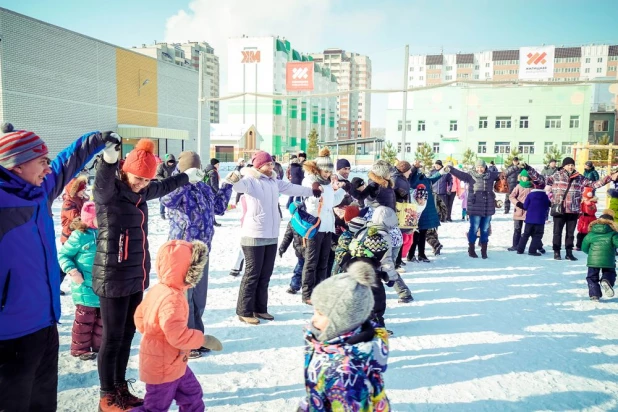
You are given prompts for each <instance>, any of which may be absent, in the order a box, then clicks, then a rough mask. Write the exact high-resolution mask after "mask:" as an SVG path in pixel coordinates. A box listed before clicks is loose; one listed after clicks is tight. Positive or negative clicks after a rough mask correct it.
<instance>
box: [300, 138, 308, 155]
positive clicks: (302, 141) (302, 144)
mask: <svg viewBox="0 0 618 412" xmlns="http://www.w3.org/2000/svg"><path fill="white" fill-rule="evenodd" d="M300 150H302V151H303V152H304V151H306V150H307V139H300Z"/></svg>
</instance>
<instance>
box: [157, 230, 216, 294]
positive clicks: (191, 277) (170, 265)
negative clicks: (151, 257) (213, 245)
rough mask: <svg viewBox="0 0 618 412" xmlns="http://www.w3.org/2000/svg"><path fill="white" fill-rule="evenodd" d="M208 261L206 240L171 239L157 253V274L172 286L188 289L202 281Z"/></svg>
mask: <svg viewBox="0 0 618 412" xmlns="http://www.w3.org/2000/svg"><path fill="white" fill-rule="evenodd" d="M207 262H208V246H206V244H205V243H204V242H201V241H199V240H194V241H193V242H186V241H184V240H170V241H169V242H166V243H164V244H163V246H161V248H160V249H159V252H158V253H157V266H156V267H157V276H158V277H159V281H160V282H161V283H162V284H164V285H167V286H169V287H170V288H173V289H180V290H184V289H188V288H190V287H193V286H195V285H196V284H197V283H198V282H199V281H200V279H201V278H202V275H203V273H204V266H206V263H207Z"/></svg>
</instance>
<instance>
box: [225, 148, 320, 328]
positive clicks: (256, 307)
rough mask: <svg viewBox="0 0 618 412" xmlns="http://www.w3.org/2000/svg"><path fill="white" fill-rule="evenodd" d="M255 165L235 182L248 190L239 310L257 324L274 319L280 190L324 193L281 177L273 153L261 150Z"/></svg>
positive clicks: (292, 193)
mask: <svg viewBox="0 0 618 412" xmlns="http://www.w3.org/2000/svg"><path fill="white" fill-rule="evenodd" d="M251 163H252V164H253V167H252V168H249V167H245V168H243V169H242V170H241V174H242V175H243V178H242V179H241V180H240V181H238V182H237V183H235V184H234V191H235V192H236V193H244V197H243V199H242V200H243V205H244V207H243V213H242V217H241V219H240V232H241V237H240V245H241V246H242V251H243V253H244V255H245V275H244V276H243V278H242V282H241V283H240V290H239V291H238V302H237V304H236V314H237V315H238V317H239V319H240V320H241V321H242V322H245V323H248V324H251V325H257V324H259V323H260V319H265V320H273V319H274V317H273V316H272V315H271V314H269V313H268V284H269V282H270V277H271V275H272V273H273V268H274V266H275V258H276V257H277V240H278V238H279V229H280V226H281V225H280V224H281V214H280V211H279V203H278V202H279V194H284V195H288V196H318V197H319V196H320V194H321V190H320V187H319V186H318V185H317V184H316V185H315V186H314V187H311V186H310V187H308V188H307V187H303V186H300V185H294V184H292V183H290V182H284V181H283V180H278V179H277V175H276V173H274V172H273V167H274V163H273V161H272V157H271V156H270V154H268V153H266V152H262V151H260V152H257V153H256V154H255V155H253V158H252V159H251Z"/></svg>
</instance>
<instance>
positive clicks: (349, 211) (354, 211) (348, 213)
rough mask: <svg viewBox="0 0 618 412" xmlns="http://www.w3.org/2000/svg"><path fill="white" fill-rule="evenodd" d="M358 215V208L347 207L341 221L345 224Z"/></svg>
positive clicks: (353, 206)
mask: <svg viewBox="0 0 618 412" xmlns="http://www.w3.org/2000/svg"><path fill="white" fill-rule="evenodd" d="M359 214H360V209H359V208H358V206H355V205H349V206H347V207H346V208H345V212H344V213H343V220H344V221H345V222H346V223H347V222H349V221H351V220H352V219H354V218H355V217H357V216H358V215H359Z"/></svg>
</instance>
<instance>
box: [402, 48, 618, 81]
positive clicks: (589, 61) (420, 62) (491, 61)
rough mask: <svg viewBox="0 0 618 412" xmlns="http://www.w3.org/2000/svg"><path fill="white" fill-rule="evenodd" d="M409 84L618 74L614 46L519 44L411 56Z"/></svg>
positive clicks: (616, 52)
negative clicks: (453, 52)
mask: <svg viewBox="0 0 618 412" xmlns="http://www.w3.org/2000/svg"><path fill="white" fill-rule="evenodd" d="M408 71H409V72H408V76H409V77H408V80H409V85H410V87H423V86H430V85H435V84H441V83H445V82H450V81H457V80H462V81H463V80H495V81H510V80H543V81H554V82H560V81H576V80H590V79H595V78H599V77H614V78H615V77H616V76H618V45H607V44H600V45H595V44H591V45H586V46H581V47H555V46H545V45H543V46H538V47H521V48H519V49H512V50H492V51H481V52H476V53H456V54H436V55H412V56H410V60H409V67H408Z"/></svg>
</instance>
